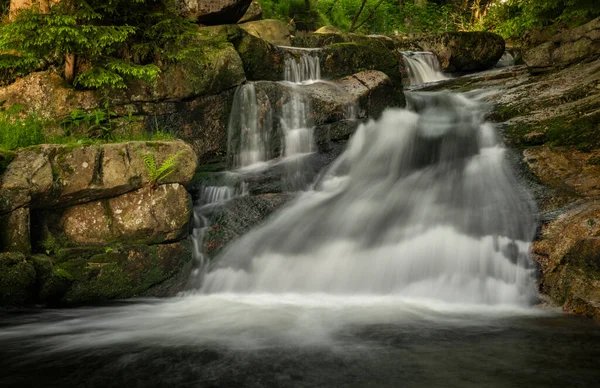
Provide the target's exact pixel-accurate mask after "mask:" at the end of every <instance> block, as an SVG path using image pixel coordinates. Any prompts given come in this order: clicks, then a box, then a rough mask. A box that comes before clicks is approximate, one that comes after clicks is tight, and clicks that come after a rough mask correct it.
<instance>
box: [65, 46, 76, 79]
mask: <svg viewBox="0 0 600 388" xmlns="http://www.w3.org/2000/svg"><path fill="white" fill-rule="evenodd" d="M74 79H75V54H71V53H69V54H67V55H65V80H67V82H68V83H72V82H73V80H74Z"/></svg>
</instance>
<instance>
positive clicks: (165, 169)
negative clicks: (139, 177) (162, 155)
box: [141, 151, 183, 187]
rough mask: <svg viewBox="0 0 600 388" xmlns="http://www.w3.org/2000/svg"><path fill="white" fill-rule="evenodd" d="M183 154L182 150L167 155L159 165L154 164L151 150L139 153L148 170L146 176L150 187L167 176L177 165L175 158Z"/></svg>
mask: <svg viewBox="0 0 600 388" xmlns="http://www.w3.org/2000/svg"><path fill="white" fill-rule="evenodd" d="M182 154H183V151H179V152H178V153H176V154H173V155H171V156H169V157H168V158H167V159H166V160H165V161H164V162H163V163H162V164H161V165H160V167H158V166H157V164H156V159H155V158H154V153H153V152H152V151H150V152H148V153H146V154H141V156H142V160H143V161H144V164H145V165H146V170H147V171H148V177H149V178H150V185H151V186H152V187H156V186H158V184H159V183H160V181H162V180H164V179H165V178H167V177H168V176H169V175H171V174H172V173H173V172H175V169H176V167H177V164H178V162H177V159H179V157H180V156H181V155H182Z"/></svg>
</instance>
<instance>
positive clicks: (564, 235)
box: [532, 201, 600, 322]
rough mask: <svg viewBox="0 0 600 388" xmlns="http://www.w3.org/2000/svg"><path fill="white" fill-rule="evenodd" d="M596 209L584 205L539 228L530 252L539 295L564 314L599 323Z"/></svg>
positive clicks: (599, 242) (599, 207)
mask: <svg viewBox="0 0 600 388" xmlns="http://www.w3.org/2000/svg"><path fill="white" fill-rule="evenodd" d="M599 219H600V205H598V204H596V203H595V202H593V201H590V202H585V203H583V204H581V205H579V206H577V207H575V208H573V209H571V210H569V211H568V212H566V213H565V214H563V215H561V216H560V217H559V218H557V219H556V220H554V221H551V222H550V223H548V224H547V225H543V226H542V233H541V238H540V239H539V240H538V241H536V242H535V243H534V245H533V249H532V252H533V254H534V256H535V258H536V260H537V261H538V262H539V263H540V266H541V277H540V280H539V283H540V291H542V292H543V293H544V294H546V295H549V296H550V297H551V298H553V299H554V301H555V302H556V303H558V304H559V305H562V306H563V309H564V310H565V311H568V312H572V313H577V314H581V315H587V316H589V317H592V318H594V319H596V320H597V321H599V322H600V240H599V239H598V235H600V222H599V221H598V220H599Z"/></svg>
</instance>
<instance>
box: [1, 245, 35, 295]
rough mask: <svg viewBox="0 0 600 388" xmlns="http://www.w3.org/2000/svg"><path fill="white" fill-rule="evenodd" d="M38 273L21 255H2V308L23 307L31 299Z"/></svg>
mask: <svg viewBox="0 0 600 388" xmlns="http://www.w3.org/2000/svg"><path fill="white" fill-rule="evenodd" d="M35 278H36V272H35V268H34V266H33V265H32V264H31V263H29V262H27V261H26V258H25V255H23V254H20V253H0V306H5V305H9V306H21V305H24V304H25V303H27V302H28V301H29V299H30V294H31V290H32V288H33V286H34V283H35Z"/></svg>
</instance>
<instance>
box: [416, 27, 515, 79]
mask: <svg viewBox="0 0 600 388" xmlns="http://www.w3.org/2000/svg"><path fill="white" fill-rule="evenodd" d="M407 44H409V43H407ZM410 44H416V45H418V46H419V47H421V49H422V50H424V51H432V52H433V53H434V54H435V55H436V56H437V57H438V59H439V60H440V64H441V66H442V70H443V71H445V72H451V73H452V72H468V71H479V70H486V69H490V68H492V67H494V65H496V63H498V60H499V59H500V58H501V57H502V54H503V53H504V48H505V44H504V39H502V37H501V36H500V35H497V34H493V33H491V32H446V33H443V34H440V35H426V36H421V37H418V38H416V39H413V40H412V42H410Z"/></svg>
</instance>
